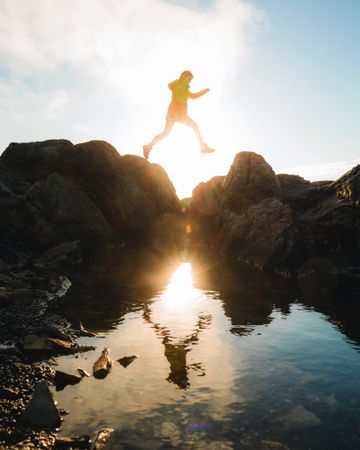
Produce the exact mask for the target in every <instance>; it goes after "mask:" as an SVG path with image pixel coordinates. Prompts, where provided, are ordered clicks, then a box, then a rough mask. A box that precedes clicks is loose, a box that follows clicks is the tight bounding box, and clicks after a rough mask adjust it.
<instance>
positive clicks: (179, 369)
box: [164, 344, 190, 389]
mask: <svg viewBox="0 0 360 450" xmlns="http://www.w3.org/2000/svg"><path fill="white" fill-rule="evenodd" d="M164 346H165V356H166V359H167V360H168V361H169V363H170V373H169V376H168V378H167V381H169V382H171V383H175V384H176V385H178V386H179V388H180V389H186V388H188V387H189V386H190V383H189V379H188V374H187V371H188V367H187V366H186V354H187V353H188V352H189V351H190V349H188V348H186V345H184V344H164Z"/></svg>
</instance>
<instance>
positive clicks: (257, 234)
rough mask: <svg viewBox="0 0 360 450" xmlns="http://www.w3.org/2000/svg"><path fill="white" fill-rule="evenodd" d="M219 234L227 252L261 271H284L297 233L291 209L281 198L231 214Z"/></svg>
mask: <svg viewBox="0 0 360 450" xmlns="http://www.w3.org/2000/svg"><path fill="white" fill-rule="evenodd" d="M220 236H221V242H222V251H223V252H224V253H226V254H228V255H233V256H235V257H236V259H237V260H239V261H241V262H243V263H245V264H247V265H249V266H252V267H255V268H258V269H260V270H263V269H265V268H268V267H270V268H271V267H272V268H277V269H278V270H283V269H284V267H286V262H287V258H288V256H289V255H290V254H291V252H292V250H293V246H294V242H295V236H296V232H295V228H294V224H293V215H292V211H291V209H290V208H289V207H288V206H285V205H283V204H282V203H281V202H280V201H279V200H278V199H267V200H264V201H263V202H261V203H258V204H256V205H253V206H251V207H249V208H248V209H247V210H246V212H245V213H244V214H242V215H237V214H233V213H231V214H230V216H228V219H227V222H226V223H225V224H224V227H223V230H222V233H221V235H220Z"/></svg>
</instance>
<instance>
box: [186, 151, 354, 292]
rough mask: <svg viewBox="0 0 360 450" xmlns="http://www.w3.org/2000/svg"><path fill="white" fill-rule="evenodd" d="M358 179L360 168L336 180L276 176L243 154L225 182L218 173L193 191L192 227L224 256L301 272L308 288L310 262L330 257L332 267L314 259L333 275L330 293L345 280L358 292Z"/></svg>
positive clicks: (283, 271)
mask: <svg viewBox="0 0 360 450" xmlns="http://www.w3.org/2000/svg"><path fill="white" fill-rule="evenodd" d="M359 185H360V166H357V167H355V168H354V169H353V170H351V171H350V172H348V173H347V174H345V175H344V176H343V177H341V178H339V180H337V181H335V182H317V183H310V182H309V181H307V180H304V179H303V178H301V177H299V176H295V175H284V174H282V175H279V176H276V175H275V174H274V172H273V170H272V169H271V167H270V166H269V165H268V164H267V163H266V161H265V160H264V159H263V158H262V157H261V156H260V155H257V154H256V153H252V152H241V153H239V154H238V155H236V157H235V159H234V162H233V165H232V166H231V169H230V171H229V173H228V175H227V176H226V178H225V180H224V181H223V182H221V184H220V181H218V182H217V181H216V180H215V179H213V180H210V182H208V183H201V184H200V185H199V186H198V187H197V188H196V189H194V196H193V201H192V204H191V219H192V221H193V224H192V226H193V229H196V230H197V235H198V236H201V238H202V241H204V242H205V244H207V245H209V246H212V247H215V248H216V249H217V250H218V251H220V252H222V253H224V254H225V255H226V256H229V257H231V258H235V259H238V260H240V261H242V262H245V263H246V264H248V265H250V266H253V267H256V268H258V269H260V270H267V271H270V272H275V273H278V274H281V275H282V276H286V277H289V276H294V277H297V278H298V280H299V283H301V284H302V285H303V287H305V289H307V287H306V286H308V287H309V285H310V284H312V283H310V280H311V273H312V270H310V269H309V266H308V261H310V260H313V259H314V258H315V260H316V259H317V260H323V261H325V260H327V261H328V263H327V267H328V268H327V269H326V268H325V266H324V265H322V269H321V270H320V266H318V265H317V266H318V269H317V270H318V271H320V272H322V273H323V274H325V273H326V274H327V277H328V278H329V274H330V273H331V277H332V281H331V283H327V286H328V287H329V291H330V290H331V288H330V285H331V287H332V288H334V289H335V290H336V286H339V290H340V289H341V288H342V287H343V286H344V283H345V284H346V285H347V286H353V288H351V289H352V290H353V291H354V292H355V291H356V289H357V287H358V286H359V273H360V266H359V258H358V255H359V253H360V209H359V205H358V192H359V190H358V186H359ZM208 199H210V200H211V201H210V200H208ZM209 205H210V206H209ZM330 266H331V267H332V269H331V270H330V269H329V267H330ZM308 269H309V270H308ZM324 276H325V275H324ZM305 280H307V281H305ZM328 281H329V280H328ZM317 283H319V281H317ZM324 289H325V288H324ZM350 297H351V296H349V298H350Z"/></svg>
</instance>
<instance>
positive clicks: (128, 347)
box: [53, 261, 360, 450]
mask: <svg viewBox="0 0 360 450" xmlns="http://www.w3.org/2000/svg"><path fill="white" fill-rule="evenodd" d="M150 267H151V270H149V268H148V269H147V271H146V270H143V271H142V272H141V275H140V274H139V273H138V272H137V273H134V274H133V281H131V280H130V281H129V277H127V282H125V281H124V280H122V282H121V283H119V284H116V283H115V285H114V283H104V284H103V285H102V287H101V288H100V289H96V288H91V289H88V290H87V292H86V293H85V294H84V292H83V291H84V290H82V291H81V290H80V291H76V292H75V293H73V295H72V296H70V298H69V299H68V300H65V301H64V303H63V304H62V305H61V310H62V311H61V312H62V314H66V315H67V317H68V318H70V319H72V320H75V319H81V320H82V322H83V324H84V325H85V326H86V327H87V328H89V329H91V330H92V331H94V332H96V333H97V335H96V337H92V338H81V339H80V340H79V343H81V344H87V345H88V344H91V345H95V346H96V350H95V351H91V352H87V353H83V354H80V355H79V356H78V357H74V356H73V355H71V356H62V357H59V358H57V359H56V364H57V365H56V367H55V369H58V370H62V371H66V372H70V373H74V374H76V373H77V372H76V371H77V368H78V367H81V368H83V369H85V370H87V371H88V372H90V373H92V365H93V363H94V362H95V361H96V359H98V357H99V356H100V354H101V350H102V349H103V348H104V347H108V348H109V349H110V355H111V357H112V359H113V366H112V369H111V371H110V373H109V374H108V376H107V377H106V378H104V379H96V378H94V377H93V376H90V377H85V378H83V379H82V381H81V382H80V383H79V384H77V385H74V386H67V387H65V389H63V390H61V391H55V389H54V390H53V392H54V397H55V399H56V400H57V401H58V404H59V407H61V408H64V409H66V410H68V411H69V412H70V413H69V414H68V415H67V416H65V417H64V421H63V424H62V426H61V434H64V435H74V434H90V435H92V436H94V435H96V432H97V431H98V430H100V429H101V428H104V427H111V428H113V429H114V430H115V432H114V435H113V446H112V448H114V449H120V448H125V449H127V448H129V449H172V448H176V449H257V448H259V449H261V448H276V449H279V450H281V449H283V450H284V449H286V448H288V449H319V450H320V449H321V450H326V449H334V450H335V449H336V450H341V449H344V450H345V449H351V450H355V449H359V448H360V381H359V374H360V353H359V345H358V343H357V341H356V339H351V338H350V337H349V333H347V334H345V333H344V331H343V329H342V327H344V325H343V324H342V322H341V320H339V319H338V318H337V317H336V315H334V314H332V313H330V312H328V311H326V308H325V309H324V311H325V312H321V308H318V307H317V308H315V307H313V306H309V305H305V303H303V302H302V299H301V298H297V296H296V294H293V293H292V291H291V290H287V288H286V287H285V286H283V285H281V284H278V283H277V282H273V281H272V280H269V279H265V277H264V276H252V275H249V274H245V273H243V274H242V275H241V274H236V275H234V274H233V273H231V272H230V271H229V270H228V269H226V268H225V269H224V267H222V266H219V265H212V264H211V263H209V261H207V263H204V262H202V263H201V262H199V261H192V262H190V261H181V262H177V263H174V264H170V265H168V266H167V269H166V270H164V267H162V268H159V267H158V266H151V265H150ZM130 272H131V270H130ZM160 273H161V276H160V275H159V274H160ZM114 275H116V273H115V274H114V273H113V274H112V277H114ZM119 278H121V277H120V275H119ZM350 334H351V333H350ZM132 355H137V358H136V359H134V360H133V361H132V362H131V363H130V364H129V365H128V366H127V367H123V366H122V365H121V364H120V363H119V362H118V360H119V359H121V358H122V357H124V356H132Z"/></svg>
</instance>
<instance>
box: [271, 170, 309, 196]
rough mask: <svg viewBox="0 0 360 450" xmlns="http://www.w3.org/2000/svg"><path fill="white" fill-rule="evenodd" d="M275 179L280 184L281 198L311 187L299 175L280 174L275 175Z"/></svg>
mask: <svg viewBox="0 0 360 450" xmlns="http://www.w3.org/2000/svg"><path fill="white" fill-rule="evenodd" d="M277 179H278V180H279V183H280V187H281V193H282V197H287V196H288V195H289V194H294V193H295V192H302V191H305V190H306V189H309V187H311V182H310V181H309V180H305V178H303V177H300V176H299V175H289V174H286V173H281V174H278V175H277Z"/></svg>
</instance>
